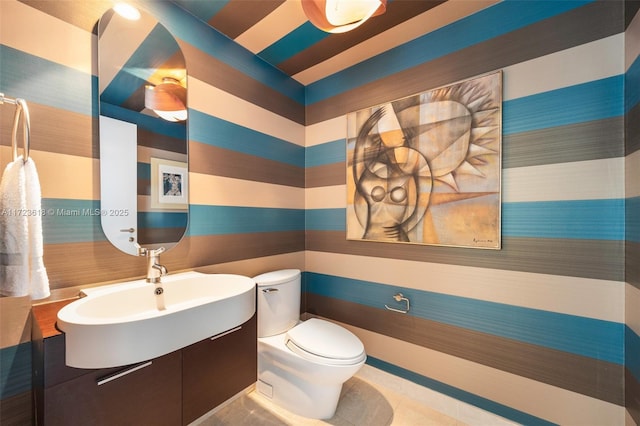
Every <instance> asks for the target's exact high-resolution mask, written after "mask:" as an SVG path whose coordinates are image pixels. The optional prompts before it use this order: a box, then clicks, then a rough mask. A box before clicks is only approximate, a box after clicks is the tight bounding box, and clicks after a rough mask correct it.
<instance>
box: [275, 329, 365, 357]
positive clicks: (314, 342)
mask: <svg viewBox="0 0 640 426" xmlns="http://www.w3.org/2000/svg"><path fill="white" fill-rule="evenodd" d="M285 340H286V342H287V347H288V348H289V349H291V350H292V351H293V352H295V353H297V354H298V355H300V356H302V357H303V358H307V359H310V360H312V361H316V362H320V363H323V364H333V365H347V364H357V363H358V362H360V361H364V359H365V358H366V354H365V352H364V345H363V344H362V342H361V341H360V339H358V338H357V337H356V335H355V334H353V333H351V332H350V331H349V330H347V329H345V328H343V327H340V326H339V325H336V324H333V323H331V322H329V321H325V320H321V319H318V318H311V319H310V320H307V321H304V322H302V323H300V324H298V325H296V326H295V327H293V328H292V329H290V330H289V331H288V332H287V337H286V339H285Z"/></svg>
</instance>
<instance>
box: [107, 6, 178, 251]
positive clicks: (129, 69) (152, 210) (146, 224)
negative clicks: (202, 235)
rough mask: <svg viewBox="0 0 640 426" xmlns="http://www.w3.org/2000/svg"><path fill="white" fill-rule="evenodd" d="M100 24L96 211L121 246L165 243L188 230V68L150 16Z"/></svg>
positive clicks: (110, 14) (113, 17)
mask: <svg viewBox="0 0 640 426" xmlns="http://www.w3.org/2000/svg"><path fill="white" fill-rule="evenodd" d="M140 15H141V16H140V18H139V19H137V20H129V19H126V18H124V17H122V16H121V15H119V14H118V13H115V12H114V10H113V9H110V10H109V11H107V12H106V13H105V14H104V15H103V16H102V18H101V19H100V21H99V23H98V93H99V100H100V103H99V111H100V124H99V128H100V198H101V200H100V214H101V216H102V217H101V224H102V229H103V231H104V233H105V235H106V236H107V238H108V240H109V241H110V242H111V243H112V244H113V245H114V246H116V247H117V248H118V249H120V250H122V251H124V252H126V253H129V254H132V255H138V245H139V246H142V247H146V248H158V247H164V248H165V249H169V248H171V247H172V246H174V245H175V244H177V243H178V241H180V239H181V238H182V236H183V235H184V233H185V231H186V229H187V223H188V215H189V199H188V153H187V147H188V139H187V122H188V117H187V108H186V105H187V87H186V83H187V70H186V65H185V60H184V56H183V54H182V51H181V50H180V47H179V46H178V43H177V42H176V40H175V39H174V38H173V37H172V36H171V34H170V33H169V31H167V29H166V28H165V27H163V26H162V25H161V24H160V23H159V22H157V21H156V20H155V18H153V17H151V16H150V15H149V14H147V13H145V12H142V11H141V12H140Z"/></svg>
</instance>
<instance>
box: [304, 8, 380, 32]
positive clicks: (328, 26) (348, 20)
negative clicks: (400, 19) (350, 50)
mask: <svg viewBox="0 0 640 426" xmlns="http://www.w3.org/2000/svg"><path fill="white" fill-rule="evenodd" d="M302 9H303V10H304V13H305V15H307V18H309V21H311V23H312V24H313V25H315V26H316V27H318V28H320V29H321V30H322V31H326V32H328V33H344V32H347V31H351V30H353V29H354V28H357V27H359V26H360V25H362V24H363V23H364V22H365V21H366V20H367V19H369V18H371V17H372V16H378V15H382V14H383V13H384V12H386V10H387V0H302Z"/></svg>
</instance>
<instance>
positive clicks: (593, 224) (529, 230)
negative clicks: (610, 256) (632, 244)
mask: <svg viewBox="0 0 640 426" xmlns="http://www.w3.org/2000/svg"><path fill="white" fill-rule="evenodd" d="M624 203H625V201H624V200H621V199H611V200H570V201H535V202H522V203H503V205H502V234H503V235H506V236H510V237H537V238H574V239H586V240H614V241H622V240H624V238H625V236H624V227H625V225H624Z"/></svg>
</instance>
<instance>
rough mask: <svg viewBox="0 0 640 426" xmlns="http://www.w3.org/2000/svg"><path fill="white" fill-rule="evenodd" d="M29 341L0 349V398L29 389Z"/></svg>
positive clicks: (30, 367) (30, 368)
mask: <svg viewBox="0 0 640 426" xmlns="http://www.w3.org/2000/svg"><path fill="white" fill-rule="evenodd" d="M31 370H32V366H31V343H30V342H27V343H21V344H19V345H16V346H9V347H6V348H2V349H0V400H1V399H5V398H9V397H12V396H15V395H19V394H21V393H24V392H29V391H30V390H31Z"/></svg>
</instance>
